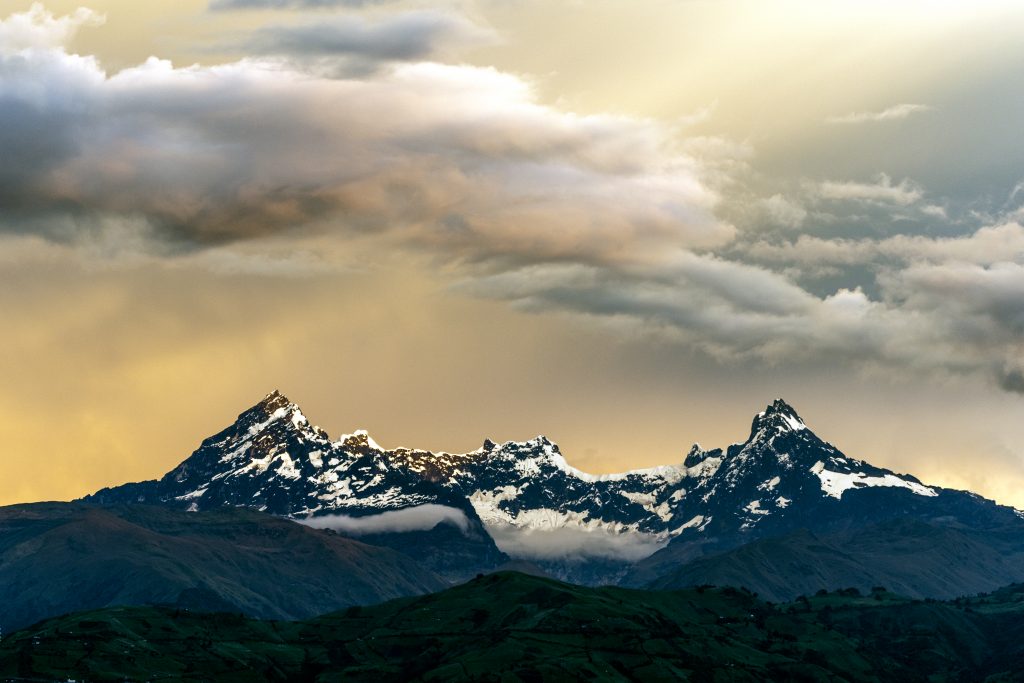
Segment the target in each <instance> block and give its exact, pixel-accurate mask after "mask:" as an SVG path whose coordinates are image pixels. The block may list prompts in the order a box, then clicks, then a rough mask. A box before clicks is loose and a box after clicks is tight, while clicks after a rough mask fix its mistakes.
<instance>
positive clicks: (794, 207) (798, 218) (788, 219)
mask: <svg viewBox="0 0 1024 683" xmlns="http://www.w3.org/2000/svg"><path fill="white" fill-rule="evenodd" d="M761 208H762V209H763V210H764V214H765V215H766V217H767V218H768V221H769V222H770V223H772V224H773V225H778V226H781V227H784V228H799V227H800V226H801V225H803V223H804V220H806V218H807V209H805V208H804V207H803V206H801V205H800V204H798V203H797V202H794V201H793V200H791V199H787V198H786V197H783V196H782V195H781V194H773V195H772V196H771V197H768V198H767V199H762V200H761Z"/></svg>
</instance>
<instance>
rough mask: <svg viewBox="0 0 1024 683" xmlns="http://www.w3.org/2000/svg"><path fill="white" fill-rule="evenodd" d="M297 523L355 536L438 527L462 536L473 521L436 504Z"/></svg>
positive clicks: (325, 516) (324, 516)
mask: <svg viewBox="0 0 1024 683" xmlns="http://www.w3.org/2000/svg"><path fill="white" fill-rule="evenodd" d="M296 521H298V522H299V524H305V525H306V526H309V527H313V528H314V529H333V530H335V531H340V532H342V533H346V534H350V535H352V536H365V535H367V534H384V533H403V532H407V531H429V530H430V529H433V528H434V527H435V526H437V525H438V524H450V525H452V526H456V527H458V528H459V530H461V531H462V533H466V532H468V531H469V518H468V517H467V516H466V513H465V512H463V511H462V510H460V509H458V508H453V507H448V506H447V505H435V504H427V505H417V506H414V507H410V508H405V509H403V510H389V511H388V512H382V513H380V514H379V515H367V516H365V517H351V516H349V515H323V516H320V517H307V518H306V519H300V520H296Z"/></svg>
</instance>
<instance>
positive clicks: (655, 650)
mask: <svg viewBox="0 0 1024 683" xmlns="http://www.w3.org/2000/svg"><path fill="white" fill-rule="evenodd" d="M1022 600H1024V588H1021V587H1018V588H1008V589H1004V590H1002V591H1000V592H997V593H994V594H992V595H989V596H986V597H982V598H973V599H970V600H960V601H957V602H951V603H940V602H934V601H928V602H920V601H911V600H907V599H904V598H898V597H895V596H893V595H892V594H889V593H884V592H876V593H874V594H872V595H868V596H860V595H856V594H854V593H853V592H851V591H846V592H844V593H832V594H827V595H819V596H813V597H811V598H809V599H802V600H799V601H797V602H795V603H791V604H787V605H782V606H772V605H770V604H768V603H764V602H761V601H760V600H758V599H757V598H756V597H754V596H753V595H751V594H749V593H746V592H743V591H737V590H734V589H711V588H707V589H694V590H687V591H676V592H653V591H636V590H629V589H623V588H585V587H580V586H571V585H567V584H562V583H558V582H556V581H553V580H549V579H542V578H537V577H531V576H526V575H523V574H517V573H499V574H494V575H490V576H487V577H483V578H479V579H476V580H474V581H471V582H469V583H467V584H465V585H462V586H458V587H456V588H452V589H449V590H446V591H444V592H441V593H436V594H433V595H428V596H422V597H416V598H403V599H399V600H394V601H392V602H389V603H386V604H382V605H378V606H374V607H362V608H359V607H353V608H349V609H348V610H346V611H344V612H340V613H337V614H332V615H328V616H324V617H321V618H317V619H313V620H309V621H304V622H269V621H257V620H252V619H248V618H245V617H242V616H232V615H224V614H221V615H211V614H200V613H194V612H189V611H184V610H174V609H167V608H162V609H161V608H110V609H105V610H99V611H94V612H86V613H79V614H75V615H72V616H67V617H62V618H58V619H53V620H51V621H48V622H45V623H42V624H38V625H36V626H34V627H32V628H30V629H26V630H23V631H21V632H19V633H16V634H12V635H11V636H9V637H7V638H5V639H4V640H3V641H0V679H2V678H5V677H6V678H8V679H12V680H14V679H18V678H19V677H20V679H21V680H58V679H60V680H66V679H67V678H73V679H75V680H89V681H113V680H117V681H121V680H213V681H229V680H235V681H269V680H274V681H277V680H289V681H374V682H375V683H378V682H381V681H406V680H423V681H430V680H434V681H450V680H478V681H499V680H500V681H541V680H552V681H563V680H590V681H620V680H621V681H625V680H634V681H655V680H692V681H899V682H900V683H913V682H915V681H956V680H963V681H992V682H995V681H1013V680H1024V646H1022V643H1024V637H1022V636H1024V602H1022Z"/></svg>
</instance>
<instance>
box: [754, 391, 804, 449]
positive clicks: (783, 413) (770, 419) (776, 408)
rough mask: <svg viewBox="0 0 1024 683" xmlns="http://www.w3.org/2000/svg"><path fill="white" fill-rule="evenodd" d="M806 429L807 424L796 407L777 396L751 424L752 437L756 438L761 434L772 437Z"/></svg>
mask: <svg viewBox="0 0 1024 683" xmlns="http://www.w3.org/2000/svg"><path fill="white" fill-rule="evenodd" d="M806 429H807V425H806V423H804V421H803V419H801V417H800V415H799V414H797V412H796V409H794V408H793V406H791V405H789V404H788V403H786V402H785V401H784V400H782V399H781V398H777V399H775V400H774V401H772V403H771V404H770V405H769V406H768V407H767V408H765V409H764V410H763V411H761V412H760V413H758V414H757V415H755V416H754V421H753V423H752V424H751V426H750V439H751V440H753V439H755V438H756V437H757V436H758V435H759V434H761V435H764V436H767V437H771V436H776V435H778V434H783V433H787V432H802V431H804V430H806Z"/></svg>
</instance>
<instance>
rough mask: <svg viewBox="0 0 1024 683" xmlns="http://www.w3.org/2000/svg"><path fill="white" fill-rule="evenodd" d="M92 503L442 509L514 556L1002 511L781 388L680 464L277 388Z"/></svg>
mask: <svg viewBox="0 0 1024 683" xmlns="http://www.w3.org/2000/svg"><path fill="white" fill-rule="evenodd" d="M91 499H92V500H94V501H97V502H101V503H110V502H134V501H141V502H151V503H160V504H166V505H173V506H179V507H183V508H186V509H194V510H202V509H209V508H213V507H220V506H245V507H253V508H256V509H259V510H264V511H267V512H271V513H274V514H279V515H287V516H290V517H293V518H297V519H305V518H309V517H321V516H328V515H335V516H337V515H342V516H344V518H345V519H350V518H365V517H367V516H370V515H382V514H385V513H391V512H394V511H397V510H407V509H412V508H422V509H433V508H424V507H423V506H443V507H444V508H448V509H454V510H456V511H462V513H464V514H465V515H466V516H467V519H468V520H469V521H470V523H471V524H472V523H481V524H482V525H483V528H485V529H486V530H487V532H488V534H489V535H490V536H491V537H493V538H494V539H495V540H496V541H497V543H498V546H499V547H500V548H501V549H502V550H504V551H506V552H507V553H509V554H511V555H513V556H515V557H526V558H541V559H542V558H545V557H561V558H563V559H565V558H566V557H568V556H570V555H573V554H578V555H580V556H590V557H604V558H613V559H616V558H617V559H620V560H627V561H634V560H636V559H638V558H639V557H643V556H644V555H647V554H650V553H652V552H654V551H655V550H657V549H658V548H660V547H662V546H663V545H665V544H666V543H668V542H669V541H670V540H672V539H674V538H678V537H685V538H693V537H699V536H711V535H723V534H726V535H727V534H741V535H747V536H758V535H765V534H770V533H776V532H785V531H787V530H790V529H794V528H800V527H802V526H806V527H808V528H811V527H815V526H816V525H821V524H833V525H835V524H843V523H847V522H845V521H844V520H856V519H868V518H871V519H874V518H877V517H878V516H879V515H882V514H884V515H890V516H895V515H900V514H915V515H924V516H928V515H931V516H941V515H947V516H948V515H950V514H952V515H954V516H957V515H960V516H964V515H966V516H968V517H969V516H972V515H974V516H978V515H981V516H982V517H984V515H986V514H996V513H995V512H992V510H995V509H997V508H998V506H995V505H994V504H993V503H991V502H990V501H984V499H981V498H979V497H977V496H973V494H966V493H961V492H955V491H949V490H945V489H938V488H934V487H928V486H925V485H924V484H922V483H921V482H919V481H918V480H917V479H915V478H914V477H912V476H909V475H904V474H897V473H894V472H891V471H889V470H885V469H881V468H878V467H874V466H872V465H870V464H868V463H866V462H864V461H861V460H857V459H854V458H850V457H847V456H846V455H844V454H843V453H841V452H840V451H839V450H837V449H836V448H835V447H834V446H832V445H831V444H829V443H827V442H824V441H822V440H821V439H819V438H818V437H817V436H816V435H815V434H814V433H813V432H812V431H811V430H810V429H809V428H808V427H807V425H806V424H805V422H804V421H803V420H802V419H801V418H800V416H799V415H798V414H797V412H796V411H795V410H794V409H793V408H792V407H791V406H789V405H788V404H786V403H785V402H784V401H782V400H781V399H779V400H776V401H774V402H773V403H772V404H771V405H769V406H768V407H767V408H766V409H765V410H764V411H762V412H760V413H758V414H757V415H756V416H755V417H754V419H753V422H752V425H751V431H750V435H749V436H748V438H747V439H746V440H745V441H744V442H742V443H736V444H733V445H731V446H729V447H728V448H727V449H725V450H724V451H723V450H722V449H714V450H704V449H702V448H701V447H700V446H698V445H695V446H694V447H693V448H692V449H691V450H690V451H689V453H688V454H687V455H686V457H685V459H684V460H683V462H682V463H679V464H677V465H667V466H662V467H656V468H651V469H644V470H636V471H631V472H624V473H621V474H611V475H591V474H587V473H585V472H582V471H580V470H578V469H576V468H574V467H572V466H571V465H569V464H568V462H567V461H566V459H565V458H564V457H563V455H562V453H561V452H560V451H559V449H558V446H557V445H556V444H554V443H552V442H551V441H549V440H548V439H547V438H545V437H543V436H538V437H536V438H534V439H531V440H529V441H524V442H515V441H509V442H505V443H502V444H497V443H494V442H493V441H490V440H486V441H484V443H483V445H482V446H481V447H480V448H478V449H476V450H474V451H471V452H469V453H461V454H455V453H432V452H429V451H423V450H415V449H408V448H396V449H386V448H383V447H381V446H380V445H379V444H377V443H376V442H374V440H373V439H372V438H371V437H370V436H369V434H367V433H366V432H365V431H357V432H354V433H352V434H348V435H344V436H342V437H340V438H338V439H337V440H331V439H330V437H329V436H328V435H327V433H326V432H325V431H324V430H322V429H320V428H319V427H316V426H313V425H311V424H310V423H309V421H308V420H307V419H306V417H305V416H304V415H303V414H302V411H301V410H300V409H299V408H298V406H296V405H295V404H294V403H292V402H291V401H289V400H288V399H287V398H285V397H284V396H283V395H281V394H280V393H278V392H276V391H275V392H273V393H271V394H269V395H268V396H267V397H266V398H264V399H263V400H262V401H261V402H260V403H258V404H257V405H256V406H254V407H252V408H250V409H249V410H247V411H245V412H244V413H242V414H241V415H240V416H239V417H238V420H237V421H236V422H235V423H234V424H233V425H231V426H230V427H228V428H227V429H225V430H224V431H222V432H220V433H219V434H216V435H214V436H212V437H210V438H209V439H207V440H205V441H204V442H203V443H202V444H201V445H200V447H199V448H198V449H197V450H196V451H195V452H194V453H193V454H192V455H191V456H190V457H189V458H188V459H186V460H185V461H184V462H183V463H181V464H180V465H179V466H178V467H176V468H175V469H174V470H172V471H171V472H169V473H168V474H167V475H166V476H164V477H163V478H162V479H160V480H158V481H150V482H142V483H139V484H126V485H124V486H120V487H116V488H113V489H105V490H103V491H100V492H98V493H97V494H95V495H94V496H92V497H91ZM982 509H984V511H983V512H979V510H982ZM998 509H999V510H1003V511H1005V510H1008V508H998ZM1000 514H1001V513H1000ZM365 521H366V522H369V521H370V520H365ZM850 523H852V522H850ZM346 524H348V522H346ZM371 526H372V524H371ZM383 526H387V524H386V523H383Z"/></svg>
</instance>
